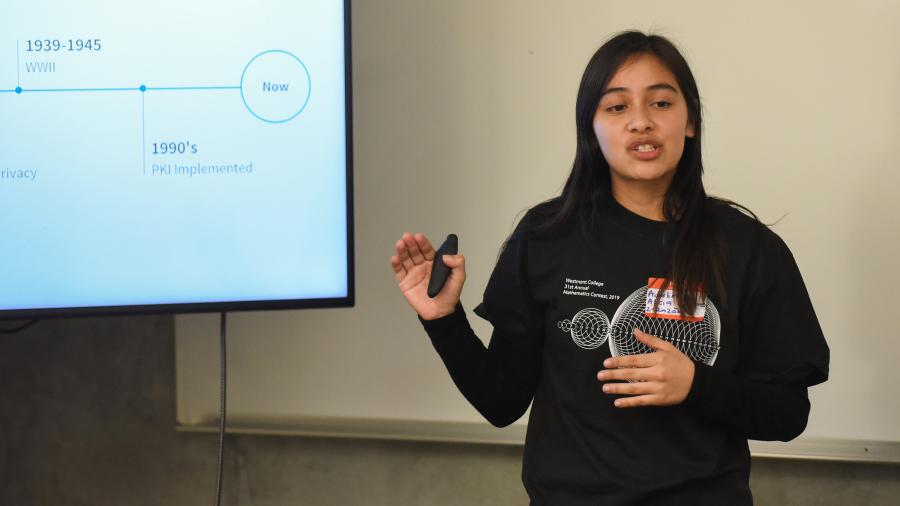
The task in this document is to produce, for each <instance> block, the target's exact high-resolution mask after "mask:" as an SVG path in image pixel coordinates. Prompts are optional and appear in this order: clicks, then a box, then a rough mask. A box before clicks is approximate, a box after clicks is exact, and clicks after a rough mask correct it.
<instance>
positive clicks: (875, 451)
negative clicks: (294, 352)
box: [175, 417, 900, 464]
mask: <svg viewBox="0 0 900 506" xmlns="http://www.w3.org/2000/svg"><path fill="white" fill-rule="evenodd" d="M175 429H176V430H177V431H179V432H205V433H208V432H218V421H217V419H208V420H200V421H197V422H196V423H193V424H183V423H179V424H176V427H175ZM525 431H526V426H525V425H524V424H513V425H510V426H509V427H504V428H497V427H494V426H492V425H490V424H488V423H483V422H440V421H430V420H399V419H397V420H395V419H379V418H342V417H301V418H296V419H291V420H283V421H271V420H266V421H263V420H248V419H244V420H240V419H236V420H233V421H229V422H228V428H227V432H228V433H229V434H247V435H266V436H311V437H333V438H351V439H379V440H388V441H419V442H434V443H474V444H495V445H514V446H521V445H524V444H525ZM749 445H750V455H751V456H753V457H756V458H776V459H792V460H816V461H834V462H860V463H879V464H900V442H889V441H869V440H858V439H823V438H798V439H795V440H793V441H790V442H780V441H750V442H749Z"/></svg>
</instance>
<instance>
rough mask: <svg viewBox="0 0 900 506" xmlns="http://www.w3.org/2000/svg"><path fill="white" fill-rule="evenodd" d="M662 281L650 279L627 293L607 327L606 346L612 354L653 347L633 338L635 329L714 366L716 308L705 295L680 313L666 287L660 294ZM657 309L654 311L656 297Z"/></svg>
mask: <svg viewBox="0 0 900 506" xmlns="http://www.w3.org/2000/svg"><path fill="white" fill-rule="evenodd" d="M663 283H664V280H661V279H657V278H650V279H649V280H648V282H647V286H643V287H641V288H638V289H637V290H635V291H634V293H632V294H631V295H629V296H628V297H627V298H626V299H625V300H624V301H623V302H622V304H621V305H620V306H619V309H617V310H616V314H615V315H613V319H612V322H611V323H610V326H609V349H610V352H612V355H613V356H614V357H615V356H619V355H637V354H641V353H650V352H651V351H652V350H651V349H650V348H649V347H648V346H646V345H644V344H643V343H641V342H640V341H638V340H637V338H636V337H634V329H635V328H638V329H640V330H643V331H644V332H646V333H648V334H650V335H653V336H656V337H658V338H660V339H663V340H665V341H668V342H670V343H672V344H673V345H675V347H676V348H678V350H679V351H681V352H682V353H684V354H685V355H687V356H688V357H689V358H691V359H692V360H694V361H697V362H702V363H704V364H706V365H713V364H714V363H715V361H716V356H717V355H718V354H719V348H720V346H719V337H720V332H721V323H720V321H719V311H718V309H716V306H715V305H714V304H713V303H712V301H711V300H709V299H708V298H707V297H706V296H703V298H702V300H700V301H698V303H697V309H696V311H694V313H693V314H691V315H687V316H681V315H680V314H679V310H678V306H677V304H676V303H675V298H674V294H673V293H672V292H673V290H672V288H671V287H669V288H668V289H667V290H665V291H664V292H663V293H662V294H660V293H659V288H660V287H661V286H662V284H663ZM657 297H658V298H659V299H660V301H659V308H658V309H657V311H656V312H655V313H654V312H653V306H654V303H655V299H656V298H657Z"/></svg>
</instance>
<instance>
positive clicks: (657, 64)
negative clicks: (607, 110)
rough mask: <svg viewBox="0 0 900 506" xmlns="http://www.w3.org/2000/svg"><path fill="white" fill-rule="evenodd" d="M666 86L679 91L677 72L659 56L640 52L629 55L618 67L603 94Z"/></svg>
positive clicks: (632, 91)
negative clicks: (673, 71) (667, 65)
mask: <svg viewBox="0 0 900 506" xmlns="http://www.w3.org/2000/svg"><path fill="white" fill-rule="evenodd" d="M660 85H668V86H660ZM666 88H668V89H670V90H672V91H675V92H676V93H678V92H679V90H678V80H677V79H676V78H675V74H673V73H672V71H671V70H669V68H668V67H666V65H665V64H664V63H663V62H662V60H660V59H659V58H658V57H656V56H654V55H652V54H638V55H634V56H631V57H629V58H628V59H627V60H625V62H624V63H622V65H620V66H619V68H618V69H616V72H615V73H614V74H613V76H612V78H611V79H610V80H609V82H608V83H607V84H606V89H604V90H603V94H606V93H608V92H612V91H618V92H630V93H635V92H639V91H643V90H649V91H653V90H657V89H666Z"/></svg>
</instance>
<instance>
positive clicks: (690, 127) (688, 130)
mask: <svg viewBox="0 0 900 506" xmlns="http://www.w3.org/2000/svg"><path fill="white" fill-rule="evenodd" d="M695 133H696V132H695V130H694V122H693V121H692V120H690V119H688V123H687V128H686V129H685V131H684V136H685V137H691V138H693V137H694V135H695Z"/></svg>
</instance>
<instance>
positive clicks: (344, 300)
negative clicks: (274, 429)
mask: <svg viewBox="0 0 900 506" xmlns="http://www.w3.org/2000/svg"><path fill="white" fill-rule="evenodd" d="M350 2H351V0H344V89H345V94H344V95H345V96H344V110H345V124H346V126H345V129H346V130H345V138H346V148H347V152H346V160H347V162H346V181H347V210H346V216H347V241H346V244H347V296H346V297H332V298H320V299H274V300H252V301H220V302H187V303H178V304H141V305H115V306H86V307H77V306H76V307H47V308H30V309H2V310H0V320H28V319H40V318H65V317H77V316H125V315H148V314H167V313H219V312H230V311H265V310H279V309H316V308H338V307H353V306H354V305H355V300H356V299H355V276H354V265H355V264H354V255H353V251H354V243H353V87H352V83H353V80H352V72H351V70H352V64H351V62H352V59H351V16H350Z"/></svg>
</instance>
